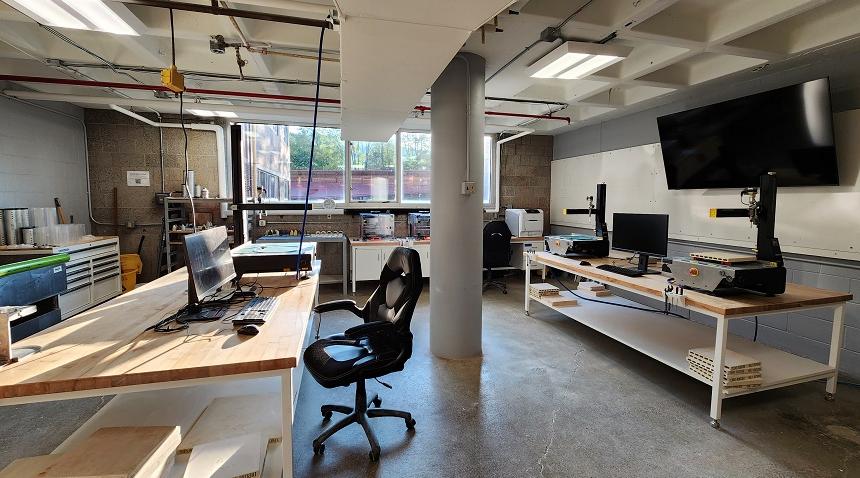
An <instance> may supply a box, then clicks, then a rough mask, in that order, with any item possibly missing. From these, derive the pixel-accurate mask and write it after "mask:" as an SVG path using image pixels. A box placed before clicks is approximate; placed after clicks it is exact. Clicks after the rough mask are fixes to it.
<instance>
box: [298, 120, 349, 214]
mask: <svg viewBox="0 0 860 478" xmlns="http://www.w3.org/2000/svg"><path fill="white" fill-rule="evenodd" d="M289 130H290V142H289V152H290V176H289V177H290V185H289V190H290V191H289V195H288V198H289V200H291V201H304V199H305V191H306V188H307V184H308V164H309V163H310V157H311V134H312V132H313V131H312V130H313V128H309V127H304V126H290V127H289ZM345 149H346V148H345V147H344V143H343V141H341V139H340V130H339V129H335V128H317V134H316V149H315V151H314V172H313V180H312V181H311V190H310V200H311V201H322V200H324V199H334V200H335V201H338V202H342V201H343V200H344V193H343V192H344V184H345V182H346V179H345V178H346V176H345V174H344V171H345V169H346V168H345V162H346V152H345Z"/></svg>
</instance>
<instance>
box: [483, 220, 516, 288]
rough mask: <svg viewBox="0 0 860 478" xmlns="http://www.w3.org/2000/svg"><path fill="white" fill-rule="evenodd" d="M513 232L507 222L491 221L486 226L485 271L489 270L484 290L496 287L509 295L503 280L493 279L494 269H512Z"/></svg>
mask: <svg viewBox="0 0 860 478" xmlns="http://www.w3.org/2000/svg"><path fill="white" fill-rule="evenodd" d="M511 254H512V250H511V230H510V229H508V225H507V224H505V221H490V222H488V223H487V225H486V226H484V269H487V279H486V280H485V281H484V284H483V288H482V290H487V289H489V288H490V287H496V288H497V289H499V290H501V291H502V293H504V294H507V293H508V285H507V284H505V282H504V281H503V280H500V279H493V268H499V267H510V265H511Z"/></svg>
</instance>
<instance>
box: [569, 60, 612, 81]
mask: <svg viewBox="0 0 860 478" xmlns="http://www.w3.org/2000/svg"><path fill="white" fill-rule="evenodd" d="M621 60H623V58H620V57H617V56H609V55H595V56H592V57H590V58H589V59H587V60H585V61H583V62H582V63H579V64H577V65H576V66H574V67H573V68H571V69H569V70H567V71H565V72H564V73H562V74H560V75H558V78H561V79H562V80H580V79H582V78H585V77H586V76H588V75H590V74H592V73H594V72H595V71H598V70H601V69H603V68H606V67H607V66H609V65H611V64H613V63H618V62H619V61H621Z"/></svg>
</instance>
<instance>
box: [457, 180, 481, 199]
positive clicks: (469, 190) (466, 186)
mask: <svg viewBox="0 0 860 478" xmlns="http://www.w3.org/2000/svg"><path fill="white" fill-rule="evenodd" d="M477 190H478V183H476V182H475V181H463V186H462V188H461V191H460V194H463V195H466V196H468V195H470V194H475V191H477Z"/></svg>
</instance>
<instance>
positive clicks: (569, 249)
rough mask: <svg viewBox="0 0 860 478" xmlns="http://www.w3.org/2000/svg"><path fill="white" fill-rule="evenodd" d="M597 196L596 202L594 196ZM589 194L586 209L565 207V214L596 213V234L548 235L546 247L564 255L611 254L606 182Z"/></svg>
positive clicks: (602, 255) (550, 250)
mask: <svg viewBox="0 0 860 478" xmlns="http://www.w3.org/2000/svg"><path fill="white" fill-rule="evenodd" d="M595 196H596V197H597V203H596V204H595V201H594V198H595ZM595 196H588V197H586V198H585V199H586V200H587V201H588V207H587V208H585V209H564V211H563V212H564V214H588V215H589V216H591V215H592V214H594V235H593V236H592V235H590V234H565V235H561V236H546V237H544V243H545V244H546V249H547V250H548V251H549V252H551V253H553V254H556V255H559V256H564V257H584V256H588V257H606V256H608V255H609V231H608V230H607V227H606V184H604V183H600V184H598V185H597V194H596V195H595Z"/></svg>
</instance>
